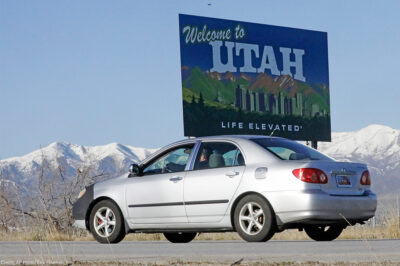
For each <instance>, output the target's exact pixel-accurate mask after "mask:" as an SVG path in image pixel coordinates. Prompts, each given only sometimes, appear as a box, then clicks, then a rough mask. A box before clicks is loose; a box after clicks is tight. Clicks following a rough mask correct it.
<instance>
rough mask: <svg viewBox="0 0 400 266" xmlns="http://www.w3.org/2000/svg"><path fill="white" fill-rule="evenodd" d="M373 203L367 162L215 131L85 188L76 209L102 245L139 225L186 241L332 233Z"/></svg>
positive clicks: (369, 213) (371, 211) (360, 218)
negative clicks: (217, 235)
mask: <svg viewBox="0 0 400 266" xmlns="http://www.w3.org/2000/svg"><path fill="white" fill-rule="evenodd" d="M376 205H377V198H376V195H375V194H374V193H373V192H372V191H371V178H370V175H369V172H368V169H367V166H366V165H365V164H360V163H349V162H337V161H335V160H334V159H332V158H330V157H328V156H326V155H323V154H321V153H319V152H318V151H316V150H314V149H311V148H309V147H307V146H305V145H302V144H299V143H297V142H295V141H291V140H287V139H283V138H276V137H263V136H216V137H202V138H193V139H186V140H182V141H179V142H176V143H173V144H171V145H168V146H166V147H164V148H162V149H160V150H159V151H157V152H156V153H154V154H152V155H151V156H150V157H148V158H146V159H145V160H143V161H142V162H141V163H140V164H133V165H131V167H130V171H129V174H126V175H123V176H120V177H118V178H114V179H109V180H107V181H103V182H100V183H95V184H94V185H91V186H89V187H87V188H86V189H85V190H84V191H82V192H81V193H80V196H79V199H78V200H77V202H76V203H75V204H74V206H73V216H74V219H75V225H76V226H78V227H81V228H85V229H87V230H90V231H91V232H92V234H93V236H94V238H95V239H96V240H97V241H99V242H101V243H117V242H119V241H121V240H122V239H123V238H124V236H125V235H126V234H127V233H136V232H144V233H156V232H157V233H164V235H165V237H166V238H167V239H168V240H169V241H171V242H174V243H185V242H190V241H191V240H193V239H194V238H195V237H196V235H197V234H198V233H200V232H229V231H236V232H237V233H238V234H239V235H240V236H241V237H242V238H243V239H244V240H246V241H250V242H259V241H267V240H268V239H270V238H271V237H272V236H273V235H274V234H275V233H277V232H281V231H283V230H285V229H290V228H297V229H299V230H303V229H304V230H305V232H306V233H307V234H308V236H310V237H311V238H312V239H314V240H317V241H329V240H333V239H335V238H337V237H338V236H339V235H340V233H341V232H342V230H343V229H344V228H345V227H346V226H350V225H354V224H356V223H363V222H365V221H367V220H368V219H370V218H371V217H373V216H374V215H375V210H376Z"/></svg>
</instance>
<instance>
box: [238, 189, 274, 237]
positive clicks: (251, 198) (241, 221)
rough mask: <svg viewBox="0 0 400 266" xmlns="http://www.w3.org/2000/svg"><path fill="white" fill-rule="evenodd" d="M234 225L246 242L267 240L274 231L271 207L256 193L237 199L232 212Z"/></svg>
mask: <svg viewBox="0 0 400 266" xmlns="http://www.w3.org/2000/svg"><path fill="white" fill-rule="evenodd" d="M234 225H235V229H236V231H237V232H238V234H239V235H240V237H241V238H242V239H243V240H245V241H247V242H265V241H268V240H269V239H271V237H272V236H273V235H274V234H275V232H276V223H275V214H274V212H273V210H272V207H271V206H270V205H269V203H268V202H267V201H266V200H265V199H264V198H263V197H261V196H258V195H248V196H245V197H244V198H243V199H241V200H240V201H239V203H238V204H237V206H236V208H235V212H234Z"/></svg>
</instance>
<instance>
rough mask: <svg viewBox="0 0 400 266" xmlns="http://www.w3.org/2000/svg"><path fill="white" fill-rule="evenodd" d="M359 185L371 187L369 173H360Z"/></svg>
mask: <svg viewBox="0 0 400 266" xmlns="http://www.w3.org/2000/svg"><path fill="white" fill-rule="evenodd" d="M360 183H361V185H366V186H370V185H371V177H370V175H369V171H364V172H363V173H362V175H361V179H360Z"/></svg>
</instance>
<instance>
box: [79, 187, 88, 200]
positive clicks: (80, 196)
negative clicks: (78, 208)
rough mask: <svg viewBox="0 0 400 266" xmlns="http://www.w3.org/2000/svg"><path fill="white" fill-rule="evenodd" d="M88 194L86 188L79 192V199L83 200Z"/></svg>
mask: <svg viewBox="0 0 400 266" xmlns="http://www.w3.org/2000/svg"><path fill="white" fill-rule="evenodd" d="M85 193H86V188H84V189H83V190H82V191H81V192H79V195H78V199H80V198H82V197H83V195H85Z"/></svg>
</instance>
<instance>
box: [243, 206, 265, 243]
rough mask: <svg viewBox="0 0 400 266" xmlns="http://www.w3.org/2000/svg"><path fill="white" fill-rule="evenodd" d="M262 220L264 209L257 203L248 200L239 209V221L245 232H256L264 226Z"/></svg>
mask: <svg viewBox="0 0 400 266" xmlns="http://www.w3.org/2000/svg"><path fill="white" fill-rule="evenodd" d="M264 222H265V215H264V211H263V209H262V208H261V206H260V205H259V204H258V203H256V202H249V203H247V204H246V205H244V206H243V207H242V209H241V210H240V213H239V223H240V227H241V228H242V230H243V231H244V232H245V233H246V234H248V235H256V234H258V233H259V232H260V231H261V230H262V229H263V228H264Z"/></svg>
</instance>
